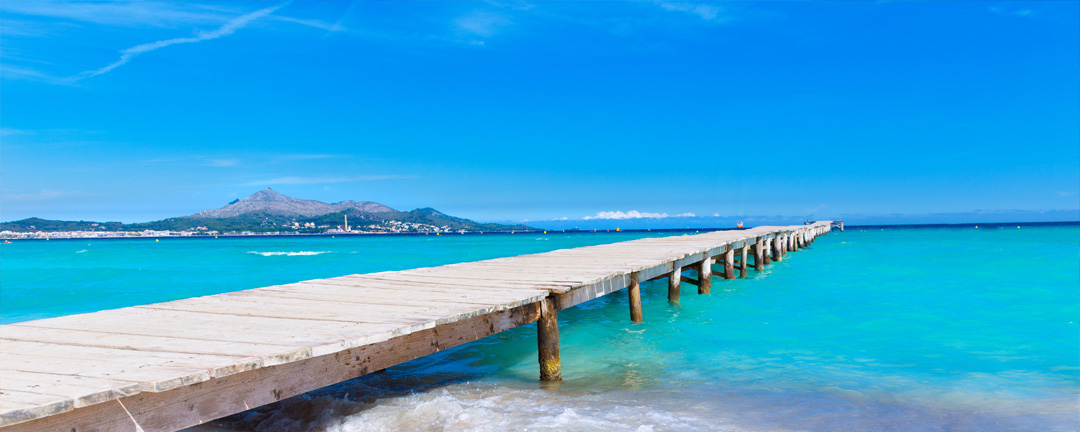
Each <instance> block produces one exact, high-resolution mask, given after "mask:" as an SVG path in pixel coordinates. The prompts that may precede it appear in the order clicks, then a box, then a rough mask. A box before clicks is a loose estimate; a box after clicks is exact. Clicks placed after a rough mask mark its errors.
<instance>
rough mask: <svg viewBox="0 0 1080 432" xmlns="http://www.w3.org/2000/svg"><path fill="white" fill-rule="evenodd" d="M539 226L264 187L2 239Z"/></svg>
mask: <svg viewBox="0 0 1080 432" xmlns="http://www.w3.org/2000/svg"><path fill="white" fill-rule="evenodd" d="M525 231H535V229H534V228H531V227H528V226H525V225H502V224H493V223H478V222H474V221H471V220H468V219H463V218H457V217H453V216H449V215H446V214H444V213H441V212H439V211H437V210H435V209H432V208H422V209H416V210H412V211H408V212H404V211H398V210H394V209H392V208H390V207H387V206H385V205H382V204H379V203H374V202H368V201H362V202H356V201H342V202H339V203H334V204H327V203H324V202H320V201H314V200H303V199H297V198H292V197H288V196H285V195H282V194H280V193H278V192H275V191H273V190H272V189H269V188H267V189H264V190H262V191H259V192H256V193H254V194H252V195H251V196H249V197H247V198H245V199H242V200H240V199H237V200H233V201H232V202H230V203H228V204H227V205H226V206H225V207H222V208H220V209H216V210H204V211H201V212H199V213H196V214H194V215H191V216H182V217H175V218H169V219H163V220H160V221H154V222H142V223H133V224H125V223H121V222H90V221H59V220H47V219H40V218H29V219H22V220H18V221H12V222H4V223H0V239H54V238H55V239H66V238H125V237H215V236H256V235H258V236H266V235H289V236H295V235H335V234H436V235H438V234H448V233H471V232H477V233H480V232H525Z"/></svg>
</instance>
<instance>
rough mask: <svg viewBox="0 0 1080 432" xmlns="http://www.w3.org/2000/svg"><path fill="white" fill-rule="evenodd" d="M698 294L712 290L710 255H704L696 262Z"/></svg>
mask: <svg viewBox="0 0 1080 432" xmlns="http://www.w3.org/2000/svg"><path fill="white" fill-rule="evenodd" d="M697 278H698V286H697V293H698V294H708V293H709V292H711V291H712V257H709V256H706V257H705V259H703V260H701V262H700V263H698V276H697Z"/></svg>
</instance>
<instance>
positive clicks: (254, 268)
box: [0, 225, 1080, 431]
mask: <svg viewBox="0 0 1080 432" xmlns="http://www.w3.org/2000/svg"><path fill="white" fill-rule="evenodd" d="M653 235H658V234H656V233H641V234H638V233H629V234H628V233H620V234H615V233H610V234H604V233H599V234H561V233H560V234H548V235H528V236H526V235H502V236H457V237H454V236H440V237H433V236H429V237H360V238H356V237H353V238H341V237H338V238H299V239H289V238H280V237H277V238H245V239H217V240H210V239H202V240H162V241H161V242H154V241H153V240H123V241H115V240H113V241H93V242H87V241H60V242H57V241H50V242H18V243H15V244H11V245H3V246H2V247H0V257H2V259H0V270H2V279H0V307H2V309H0V310H2V320H3V322H5V323H10V322H17V321H23V320H28V319H37V318H44V317H50V316H57V315H65V314H71V313H80V312H88V311H94V310H100V309H108V308H115V307H122V306H129V305H134V304H141V303H149V302H157V301H165V300H171V299H177V298H184V297H191V296H196V295H205V294H212V293H219V292H226V291H234V290H239V289H247V288H254V287H259V286H265V285H271V284H278V283H287V282H294V281H298V280H303V279H312V278H321V277H330V276H338V275H343V274H351V273H362V272H372V271H383V270H399V269H406V268H413V267H419V266H429V265H438V264H445V263H451V262H460V261H471V260H478V259H485V258H493V257H498V256H509V255H517V254H522V253H532V252H540V251H546V250H553V249H559V248H566V247H576V246H584V245H591V244H600V243H608V242H614V241H622V240H630V239H633V238H639V237H642V236H653ZM665 235H671V234H665ZM680 235H681V234H680ZM749 276H750V277H749V278H748V279H741V280H732V281H725V280H715V281H714V285H713V290H712V294H711V295H697V294H694V293H693V291H694V290H693V288H692V287H690V288H689V289H684V290H683V293H684V297H683V299H682V302H681V304H678V305H673V304H670V303H668V302H667V298H666V294H667V291H666V282H665V281H663V280H660V281H655V282H650V283H645V284H643V286H642V288H643V289H642V294H643V305H644V314H645V323H644V324H639V325H632V324H630V322H629V314H628V306H627V299H626V294H625V291H619V292H616V293H614V294H611V295H608V296H606V297H602V298H600V299H597V300H594V301H592V302H589V303H585V304H582V305H579V306H577V307H574V308H571V309H568V310H564V311H561V312H560V314H559V319H560V332H561V336H562V345H561V349H562V367H563V376H564V381H563V382H562V383H561V384H557V385H543V384H541V383H539V382H537V380H536V377H537V371H538V368H537V364H536V339H535V327H534V326H532V325H530V326H525V327H522V328H519V329H515V330H513V331H509V332H504V333H502V334H499V335H496V336H492V337H489V338H486V339H482V340H480V341H477V342H474V343H470V344H466V345H464V346H461V347H458V348H455V349H451V350H447V351H443V352H440V353H437V354H434V355H430V356H427V357H424V358H421V359H418V360H415V361H412V362H409V363H406V364H403V365H400V366H397V367H394V368H390V369H388V370H386V371H383V372H379V373H374V374H370V375H367V376H364V377H361V378H359V379H356V380H352V381H348V382H345V383H341V384H338V385H335V386H332V387H329V388H326V389H322V390H319V391H315V392H312V393H309V394H307V395H303V396H298V397H294V398H290V399H287V400H285V401H283V402H281V403H279V404H274V405H271V406H268V407H264V408H261V409H257V410H252V411H249V412H246V413H242V414H239V415H236V416H232V417H229V418H226V419H224V420H221V421H218V422H215V423H212V424H208V425H205V426H203V427H200V428H198V429H200V430H264V431H279V430H280V431H322V430H326V431H381V430H490V431H502V430H611V431H623V430H640V431H660V430H731V431H744V430H754V431H760V430H768V431H774V430H902V431H935V430H942V431H968V430H971V431H979V430H986V431H991V430H1030V431H1076V430H1080V414H1078V412H1080V324H1078V323H1080V226H1077V225H1064V226H1024V227H1023V228H1021V229H1017V228H1016V227H1015V226H1010V227H1001V226H992V227H987V226H983V227H980V228H978V229H975V228H974V227H971V226H968V227H959V228H886V229H883V230H882V229H879V228H874V229H849V230H848V231H846V232H843V233H839V232H834V233H832V234H828V235H826V236H823V237H821V238H819V240H818V241H817V242H816V243H814V244H813V245H812V246H811V247H810V248H808V249H806V250H802V251H799V252H796V253H792V254H790V255H788V257H787V258H786V259H785V260H784V261H783V262H781V263H777V264H775V265H772V266H769V267H768V268H767V269H766V270H765V271H763V272H760V273H759V272H754V271H753V270H751V272H750V275H749Z"/></svg>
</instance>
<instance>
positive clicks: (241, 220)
mask: <svg viewBox="0 0 1080 432" xmlns="http://www.w3.org/2000/svg"><path fill="white" fill-rule="evenodd" d="M346 215H348V217H349V226H350V227H353V228H360V229H362V228H363V227H366V226H369V225H383V224H385V223H386V222H390V221H398V222H406V223H414V224H425V225H433V226H436V227H444V226H446V227H449V229H451V230H466V231H527V230H535V228H531V227H528V226H525V225H502V224H493V223H477V222H473V221H471V220H468V219H462V218H457V217H453V216H449V215H446V214H443V213H441V212H439V211H437V210H435V209H432V208H423V209H416V210H413V211H409V212H382V213H364V212H361V211H359V210H356V209H349V210H346V211H343V212H337V213H329V214H325V215H321V216H313V217H293V216H282V215H271V214H245V215H240V216H235V217H229V218H221V219H209V218H194V217H190V216H185V217H175V218H169V219H163V220H159V221H153V222H142V223H132V224H125V223H121V222H89V221H58V220H46V219H41V218H29V219H23V220H18V221H12V222H4V223H0V231H8V230H10V231H15V232H32V231H143V230H154V231H164V230H169V231H184V230H189V229H196V228H198V227H205V228H206V230H207V231H218V232H221V233H225V232H230V231H237V232H242V231H251V232H260V233H263V232H278V231H281V232H298V233H318V232H323V231H325V230H326V229H327V228H336V227H339V226H344V225H345V216H346ZM294 222H295V223H297V224H299V226H300V227H299V228H293V223H294ZM309 223H310V224H314V225H315V227H314V228H304V225H305V224H309ZM286 225H287V226H286Z"/></svg>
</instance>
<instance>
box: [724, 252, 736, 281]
mask: <svg viewBox="0 0 1080 432" xmlns="http://www.w3.org/2000/svg"><path fill="white" fill-rule="evenodd" d="M724 279H735V249H730V248H729V249H728V251H727V252H725V253H724Z"/></svg>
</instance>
